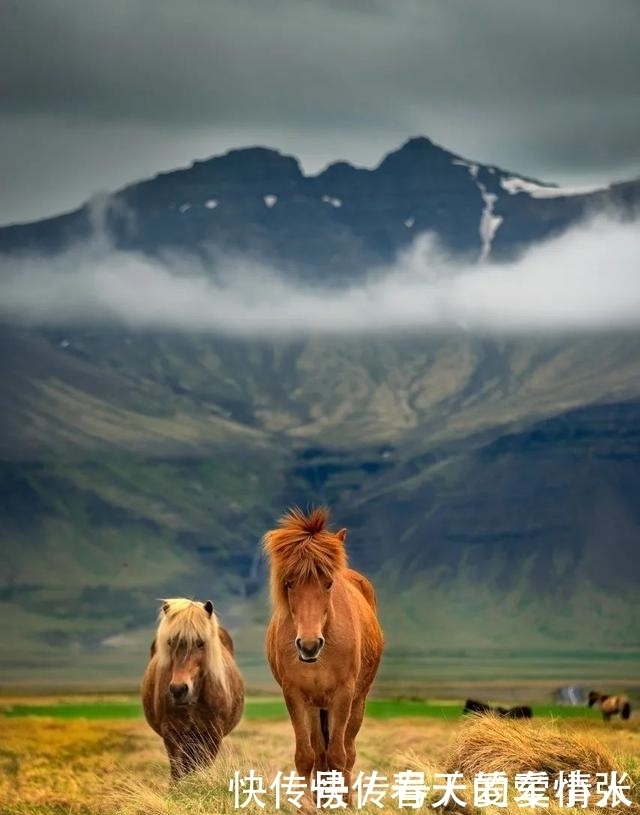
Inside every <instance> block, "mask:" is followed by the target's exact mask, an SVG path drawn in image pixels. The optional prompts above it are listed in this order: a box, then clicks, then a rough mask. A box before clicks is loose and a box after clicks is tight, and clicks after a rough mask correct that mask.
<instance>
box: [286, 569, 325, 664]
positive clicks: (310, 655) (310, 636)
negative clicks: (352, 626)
mask: <svg viewBox="0 0 640 815" xmlns="http://www.w3.org/2000/svg"><path fill="white" fill-rule="evenodd" d="M331 585H332V581H331V580H329V579H325V580H321V581H315V580H313V581H311V580H309V581H307V582H305V583H301V584H298V585H295V586H293V585H289V584H288V585H287V596H288V599H289V611H290V613H291V618H292V620H293V624H294V625H295V628H296V637H295V646H296V650H297V651H298V656H299V658H300V659H301V660H302V661H303V662H315V661H316V659H317V658H318V655H319V654H320V651H321V650H322V648H323V646H324V634H323V630H324V626H325V624H326V622H327V617H328V614H329V606H330V603H331Z"/></svg>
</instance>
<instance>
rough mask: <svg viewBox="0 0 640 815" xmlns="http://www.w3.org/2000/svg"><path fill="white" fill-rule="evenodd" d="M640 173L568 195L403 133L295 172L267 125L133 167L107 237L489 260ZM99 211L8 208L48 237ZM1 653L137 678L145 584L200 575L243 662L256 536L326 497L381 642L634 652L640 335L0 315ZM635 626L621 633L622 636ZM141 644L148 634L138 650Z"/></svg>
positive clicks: (350, 255) (124, 243)
mask: <svg viewBox="0 0 640 815" xmlns="http://www.w3.org/2000/svg"><path fill="white" fill-rule="evenodd" d="M639 190H640V185H639V184H638V182H630V183H629V184H621V185H615V186H613V187H610V188H607V189H604V190H599V191H591V192H588V193H584V194H576V193H575V191H567V190H565V191H562V190H558V189H557V188H554V187H553V186H552V185H546V184H541V183H539V182H534V181H531V180H527V179H521V178H520V177H518V176H515V175H514V174H512V173H508V172H506V171H503V170H500V169H499V168H495V167H483V166H480V165H477V164H474V163H473V162H472V161H469V160H466V159H464V158H461V157H459V156H455V155H454V154H451V153H449V152H448V151H446V150H443V149H442V148H440V147H438V146H436V145H434V144H432V143H431V142H430V141H429V140H427V139H414V140H411V141H410V142H408V143H407V144H406V145H405V146H404V147H402V148H401V149H400V150H398V151H396V152H395V153H391V154H390V155H389V156H387V157H386V158H385V159H384V160H383V161H382V162H381V164H380V166H379V167H378V168H376V169H375V170H362V169H356V168H354V167H351V166H350V165H347V164H344V163H338V164H334V165H332V166H330V167H329V168H327V169H326V170H325V171H324V172H323V173H321V174H319V175H318V176H313V177H309V176H305V175H303V173H302V172H301V170H300V167H299V165H298V163H297V162H296V161H295V159H293V158H290V157H285V156H281V155H280V154H278V153H277V152H275V151H271V150H266V149H263V148H252V149H249V150H239V151H232V152H230V153H228V154H227V155H226V156H222V157H218V158H214V159H211V160H210V161H207V162H198V163H196V164H194V165H193V166H192V167H191V168H189V169H186V170H177V171H175V172H174V173H168V174H164V175H161V176H158V177H156V178H155V179H151V180H149V181H145V182H142V183H139V184H134V185H132V186H130V187H128V188H126V189H125V190H122V191H120V192H118V193H116V194H115V195H114V196H113V198H112V200H110V201H109V206H108V207H107V208H106V210H105V211H106V224H107V227H108V231H109V235H110V239H111V240H112V241H113V243H114V245H116V246H118V247H121V248H129V249H135V250H136V251H142V252H145V253H148V254H150V255H155V254H160V253H165V252H167V251H169V250H173V251H175V250H180V251H181V252H188V253H191V254H194V255H198V256H201V257H207V258H209V259H211V258H213V259H214V262H213V263H212V270H211V273H212V274H214V275H215V273H216V268H215V257H216V254H217V253H228V252H230V251H231V252H234V253H241V254H242V255H243V256H244V257H246V256H249V257H252V258H255V259H258V260H260V261H261V262H267V263H269V264H272V265H275V266H277V268H278V269H280V270H283V271H284V272H285V274H288V275H290V276H292V277H293V278H295V279H296V280H300V279H302V280H306V281H312V282H317V281H322V282H323V283H327V282H330V283H331V284H332V285H336V286H341V285H342V286H344V285H347V284H349V283H351V282H353V281H354V280H357V279H358V276H359V275H361V274H362V272H363V270H366V269H371V268H372V267H376V266H379V265H383V264H385V263H388V262H389V261H390V260H392V259H393V257H395V255H396V253H397V252H398V251H399V250H401V249H403V248H405V247H407V246H408V245H409V243H410V241H411V240H412V239H413V237H414V236H415V235H416V234H418V233H421V232H423V231H425V230H431V231H434V232H435V233H436V234H437V236H438V238H439V240H440V241H441V243H442V244H443V245H444V246H446V247H447V248H448V250H449V251H450V252H452V253H455V254H458V255H460V256H463V257H466V258H470V259H472V260H474V261H475V260H481V259H486V258H488V257H493V258H494V259H505V258H508V257H512V256H513V255H514V254H517V253H518V252H520V251H522V250H523V249H524V248H526V247H527V246H530V245H531V244H532V242H535V241H538V240H540V239H542V238H544V237H548V236H550V235H553V234H557V233H558V232H559V231H562V230H563V229H565V228H567V226H569V225H570V224H572V223H576V222H577V221H578V220H579V219H580V218H582V217H583V216H584V214H585V213H587V212H591V211H595V210H597V209H598V208H601V207H608V206H611V205H612V203H615V205H616V206H617V207H619V208H622V209H623V210H624V211H625V212H626V213H628V214H629V215H631V214H633V212H634V211H635V208H636V206H637V201H638V200H640V195H639ZM94 212H95V208H93V209H92V207H90V206H87V207H85V208H83V209H81V210H79V211H78V212H75V213H70V214H67V215H64V216H61V217H60V218H57V219H51V220H48V221H43V222H39V223H36V224H26V225H20V226H13V227H7V228H4V229H0V251H2V252H4V253H14V252H25V251H31V252H33V251H38V252H39V253H41V254H42V253H44V254H45V255H46V256H50V257H53V256H55V254H56V253H57V252H59V251H60V250H61V249H62V248H63V247H65V246H68V245H69V244H70V242H73V241H77V240H80V239H82V238H83V237H87V236H88V235H89V234H90V233H91V229H92V217H93V213H94ZM0 336H1V338H2V347H3V354H2V357H1V360H2V361H1V365H2V380H3V383H4V385H3V389H2V394H1V397H0V400H1V402H0V406H1V408H2V416H3V421H2V423H1V427H0V453H1V457H2V458H1V461H0V490H1V494H2V501H1V502H0V507H1V509H0V547H1V549H2V553H3V569H2V574H1V576H0V605H1V606H2V609H3V614H2V615H0V628H1V630H2V636H3V641H4V642H5V643H7V644H8V646H9V647H8V648H6V649H5V653H4V654H3V656H2V657H0V661H1V662H2V664H3V667H4V670H5V671H6V675H7V676H10V677H12V678H18V677H24V676H28V675H31V674H35V673H36V672H37V671H38V670H39V667H38V666H39V665H40V664H41V660H42V659H44V665H45V668H46V670H47V671H48V672H49V673H50V675H52V676H54V675H55V676H57V677H65V676H67V675H68V673H69V671H73V672H76V671H77V672H79V673H80V674H81V675H85V676H91V675H96V674H97V673H102V672H106V673H107V674H108V675H121V674H123V675H126V676H128V677H130V676H135V675H136V671H137V670H138V669H139V667H140V664H141V663H140V661H141V660H143V659H144V653H146V651H145V648H146V646H144V647H143V643H144V642H145V638H146V637H147V636H148V631H149V627H150V625H152V623H153V615H154V613H155V607H156V604H157V603H156V599H157V598H158V597H161V596H163V595H167V594H178V593H185V594H190V595H195V596H204V595H207V596H211V597H212V598H213V599H214V601H216V605H217V607H218V608H219V610H220V613H221V615H222V617H223V619H224V620H225V622H226V623H227V624H228V625H230V627H231V628H232V629H233V630H234V632H235V633H236V635H237V637H238V640H239V642H240V647H241V653H242V655H243V659H244V660H245V664H246V665H247V666H253V667H252V670H253V671H254V675H255V676H257V677H259V676H261V675H262V673H261V671H264V674H265V675H266V668H265V666H264V664H263V663H264V661H263V660H262V659H261V650H260V649H261V644H260V638H261V636H262V632H263V630H264V621H265V615H266V595H265V590H264V584H265V575H264V566H263V564H262V561H261V559H260V556H259V538H260V536H261V534H262V533H263V532H264V531H265V529H267V528H268V527H269V525H270V524H272V523H273V522H274V520H275V518H276V517H277V516H278V515H279V514H280V512H281V511H282V510H283V509H284V508H285V507H286V506H287V505H289V504H291V503H294V502H297V503H301V504H302V505H309V504H312V503H316V502H326V503H329V504H330V506H331V507H332V510H333V514H334V517H335V522H336V524H337V525H339V526H348V527H349V529H350V532H349V538H348V545H349V549H350V552H351V558H352V561H353V563H354V565H356V566H357V567H360V568H363V569H365V570H366V571H367V572H368V573H369V574H370V575H371V576H372V577H374V579H375V580H376V584H377V585H378V587H379V592H380V596H381V608H382V614H383V618H384V620H385V625H386V628H387V632H388V641H389V643H390V649H391V651H390V652H391V653H392V654H394V653H407V652H409V651H410V652H411V653H422V654H425V653H429V652H430V649H438V648H445V649H446V648H474V647H485V648H486V647H495V646H497V645H500V646H504V647H509V648H516V649H517V648H524V647H528V646H531V647H535V648H540V649H546V650H548V651H551V650H557V651H563V650H565V651H566V650H567V649H568V648H569V646H568V643H570V644H571V646H570V648H569V650H571V649H574V650H580V649H586V650H593V651H610V650H611V649H617V652H621V651H625V650H628V651H630V652H632V653H637V650H638V649H639V648H640V640H639V638H638V632H639V631H640V625H639V623H640V603H639V602H638V599H637V597H638V592H637V587H638V582H639V578H640V568H639V564H640V558H639V557H638V535H639V533H640V512H639V510H638V507H640V492H639V490H640V486H639V485H640V479H639V477H638V476H639V475H640V445H639V444H638V442H640V336H638V335H637V334H634V333H630V332H625V333H622V332H618V333H613V332H610V333H608V334H604V333H602V332H601V333H599V334H597V335H585V334H583V335H580V336H576V335H572V336H559V335H558V336H547V337H540V336H537V337H525V336H522V337H519V338H517V339H516V338H513V339H507V338H504V337H491V336H476V335H473V334H470V333H468V332H466V331H464V330H462V329H461V330H460V331H454V332H449V333H447V334H441V335H427V334H425V333H421V332H416V331H414V332H412V333H411V334H410V335H405V336H393V337H385V336H377V337H374V338H371V337H367V338H366V339H363V338H361V337H357V336H352V337H350V338H348V339H345V338H338V337H335V338H330V337H324V338H319V337H315V338H304V339H302V338H300V339H295V340H293V339H292V340H278V341H275V340H274V341H266V340H256V339H253V340H250V339H238V338H236V339H230V338H223V337H219V336H212V335H208V336H207V335H203V334H197V335H195V334H192V333H189V332H184V331H183V332H168V331H163V332H160V331H149V330H147V331H142V330H133V329H127V330H123V329H122V327H118V326H112V327H104V326H91V325H89V324H87V325H84V326H75V327H70V326H67V327H62V326H58V327H55V328H53V327H49V328H46V329H45V328H37V327H30V328H27V327H25V326H21V325H16V324H15V323H11V322H10V321H5V323H4V324H3V325H2V327H1V329H0ZM634 649H636V650H635V651H634ZM141 655H142V656H141Z"/></svg>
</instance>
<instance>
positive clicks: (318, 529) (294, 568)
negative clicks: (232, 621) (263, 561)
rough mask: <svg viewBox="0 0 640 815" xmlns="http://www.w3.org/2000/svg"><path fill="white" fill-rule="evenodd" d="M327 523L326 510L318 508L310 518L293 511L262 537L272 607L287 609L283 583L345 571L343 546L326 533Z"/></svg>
mask: <svg viewBox="0 0 640 815" xmlns="http://www.w3.org/2000/svg"><path fill="white" fill-rule="evenodd" d="M328 519H329V510H328V509H327V508H326V507H318V508H316V509H314V510H312V511H311V512H310V513H309V514H305V513H304V512H303V511H302V510H301V509H299V508H297V507H294V508H293V509H290V510H289V511H288V512H287V513H286V514H285V515H283V516H282V518H280V520H279V522H278V526H277V527H276V529H271V530H270V531H269V532H267V533H265V535H264V536H263V539H262V545H263V549H264V551H265V553H266V555H267V557H268V559H269V563H270V567H271V569H270V571H271V575H270V582H271V599H272V602H273V604H274V605H283V604H284V607H286V605H287V598H286V591H285V588H284V584H285V582H288V581H290V582H292V583H294V584H295V583H299V582H306V581H309V580H321V579H323V578H331V579H333V578H334V577H335V576H336V574H337V573H339V572H342V571H344V570H345V569H346V568H347V566H348V563H347V554H346V551H345V548H344V543H343V541H342V540H341V539H340V538H339V537H338V536H337V535H336V533H335V532H331V531H330V530H329V529H327V522H328Z"/></svg>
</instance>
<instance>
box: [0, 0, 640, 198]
mask: <svg viewBox="0 0 640 815" xmlns="http://www.w3.org/2000/svg"><path fill="white" fill-rule="evenodd" d="M2 23H3V29H4V32H3V33H4V37H3V49H2V51H0V77H2V79H1V80H0V81H1V82H2V90H3V93H2V96H3V105H4V111H5V113H4V122H3V124H2V127H3V128H4V130H2V131H0V138H2V140H3V144H2V145H0V148H1V149H2V153H3V155H4V156H5V159H4V161H6V160H7V159H6V156H7V152H8V150H9V149H10V145H9V144H8V143H7V142H8V141H9V139H10V136H11V135H12V134H13V137H14V139H15V141H14V144H16V145H18V156H20V152H19V151H20V141H21V138H20V134H22V135H23V136H24V137H25V138H26V139H27V141H30V142H31V143H32V146H33V148H34V152H35V154H36V156H37V154H38V147H39V146H40V149H42V150H45V149H46V148H45V146H46V144H47V132H48V129H49V128H52V129H55V128H57V129H58V131H60V130H61V129H63V130H64V129H65V128H66V130H67V131H68V132H69V134H70V136H69V138H70V140H71V142H74V141H75V142H77V143H79V144H80V143H81V144H84V145H85V147H84V148H82V147H81V150H80V152H81V154H82V153H83V152H84V153H85V154H86V156H87V164H88V168H87V170H86V173H82V172H81V173H77V172H76V173H74V175H75V178H74V179H70V180H69V183H70V184H71V185H72V186H74V188H75V187H77V188H78V189H79V188H80V185H81V181H80V179H84V183H85V186H86V185H89V184H90V183H92V184H93V188H95V185H96V184H100V185H105V184H106V185H108V184H109V180H108V179H109V178H110V179H111V184H118V183H121V178H122V177H123V174H124V173H125V167H126V172H127V173H128V172H129V168H131V171H133V168H134V166H135V161H134V157H135V156H138V155H139V154H140V153H141V152H145V150H144V146H143V145H144V142H143V141H141V138H140V134H141V133H142V132H147V133H148V135H149V139H150V145H149V149H148V150H147V151H146V155H147V157H155V156H157V161H158V163H159V165H160V166H157V169H163V168H166V167H168V166H175V165H176V164H180V163H182V164H184V163H189V162H190V160H191V159H193V158H196V157H201V156H203V155H210V154H212V153H215V152H219V151H220V150H222V149H226V148H228V147H230V146H239V145H242V144H253V143H256V142H258V141H260V142H262V143H265V141H266V139H267V138H269V137H271V146H275V147H281V148H283V149H284V150H286V151H288V152H295V153H296V154H297V155H299V156H300V157H301V158H302V160H303V162H306V164H307V165H308V166H309V165H315V167H314V169H317V167H318V166H319V165H321V164H324V163H326V162H327V161H329V160H331V159H338V158H343V157H344V158H347V159H349V160H352V161H355V162H356V163H357V162H358V161H360V162H362V163H365V164H373V163H375V162H376V161H377V160H379V159H380V157H381V155H382V153H383V152H387V151H389V150H391V149H393V148H395V147H397V146H398V145H399V144H400V143H401V142H402V141H404V139H406V138H407V137H408V136H410V135H415V134H419V133H423V134H426V135H429V136H431V137H432V138H433V139H435V140H436V141H438V142H440V143H441V144H444V145H445V146H448V147H450V148H451V149H453V150H454V151H456V152H459V153H462V154H465V155H467V156H469V157H470V158H475V159H479V160H484V161H488V162H492V163H499V164H502V165H503V166H508V167H509V168H512V169H514V170H516V171H519V172H523V173H524V172H527V173H529V174H533V175H537V176H539V177H540V176H546V177H547V178H551V180H555V179H557V180H564V179H568V178H569V177H572V176H578V175H582V176H584V177H585V178H586V177H589V178H592V177H596V176H598V177H600V178H605V177H609V178H611V177H612V176H617V177H622V176H624V175H627V174H636V173H637V172H638V168H639V167H640V146H639V140H638V138H637V136H638V132H639V131H640V98H639V95H638V87H639V83H638V79H639V77H640V56H639V52H640V49H638V48H637V47H636V46H637V31H638V28H639V25H640V6H639V5H638V3H637V0H563V2H562V3H558V2H557V0H538V2H535V3H532V2H523V1H522V0H520V2H518V1H517V0H446V2H445V1H444V0H442V1H441V2H436V0H423V1H422V2H420V1H419V0H413V1H412V0H388V2H383V1H382V0H377V1H376V2H365V0H347V1H346V2H345V1H342V0H340V1H339V0H260V2H257V1H255V2H249V1H248V0H214V2H205V0H182V2H167V0H154V1H153V2H151V0H113V1H112V2H109V3H103V2H97V0H93V2H80V0H47V2H42V0H40V2H34V0H19V2H18V0H14V2H13V3H5V4H4V6H3V12H2ZM36 121H37V122H38V133H35V134H34V132H33V127H34V122H36ZM30 128H31V130H30ZM106 132H111V133H117V134H118V136H117V139H116V140H117V142H118V143H119V158H118V157H117V156H116V157H114V160H113V163H112V164H110V165H109V168H111V169H110V170H109V169H108V168H105V167H103V168H102V169H96V168H94V169H92V168H91V164H92V163H93V164H96V163H100V155H101V154H100V151H98V150H97V149H96V150H95V151H94V152H93V153H92V152H91V148H90V142H89V140H90V139H91V136H92V135H95V134H98V136H97V141H98V142H100V141H101V140H104V133H106ZM100 133H102V134H103V137H102V138H101V136H100ZM61 144H62V140H61ZM205 144H208V145H210V149H206V147H205ZM200 145H202V147H201V148H199V146H200ZM196 149H201V150H203V151H204V152H201V153H199V154H197V155H194V150H196ZM67 150H68V152H70V153H73V152H75V151H73V150H71V148H70V147H67ZM63 152H64V150H63ZM22 155H23V156H24V160H25V161H26V160H27V156H26V155H25V150H24V149H23V153H22ZM35 162H36V164H35V166H34V172H36V169H37V166H39V165H38V160H37V158H36V159H35ZM41 163H42V162H41ZM143 171H144V168H141V171H140V172H138V173H135V172H134V173H133V176H129V177H131V178H135V177H139V175H140V173H141V172H143ZM110 173H111V175H110ZM57 177H58V176H56V175H55V174H54V175H53V177H52V182H51V183H52V186H53V187H55V178H57ZM60 177H61V176H60ZM93 188H92V189H93ZM16 194H17V195H18V196H20V194H21V193H20V190H19V185H18V186H16Z"/></svg>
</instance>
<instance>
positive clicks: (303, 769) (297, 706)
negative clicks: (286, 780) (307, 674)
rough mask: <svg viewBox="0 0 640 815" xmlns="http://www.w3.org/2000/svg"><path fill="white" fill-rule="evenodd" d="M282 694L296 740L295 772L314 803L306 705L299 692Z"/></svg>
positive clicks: (313, 757) (311, 752)
mask: <svg viewBox="0 0 640 815" xmlns="http://www.w3.org/2000/svg"><path fill="white" fill-rule="evenodd" d="M283 695H284V701H285V704H286V706H287V710H288V711H289V718H290V719H291V724H292V726H293V733H294V736H295V740H296V752H295V756H294V762H295V765H296V772H297V773H298V775H301V776H304V779H305V783H306V785H307V791H308V795H309V800H310V801H311V802H312V803H314V802H313V797H312V792H311V774H312V772H313V764H314V761H315V753H314V750H313V747H312V745H311V733H310V731H309V725H308V720H307V716H308V713H307V707H306V705H305V702H304V699H303V697H302V695H301V694H300V693H292V692H287V693H284V694H283Z"/></svg>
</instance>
